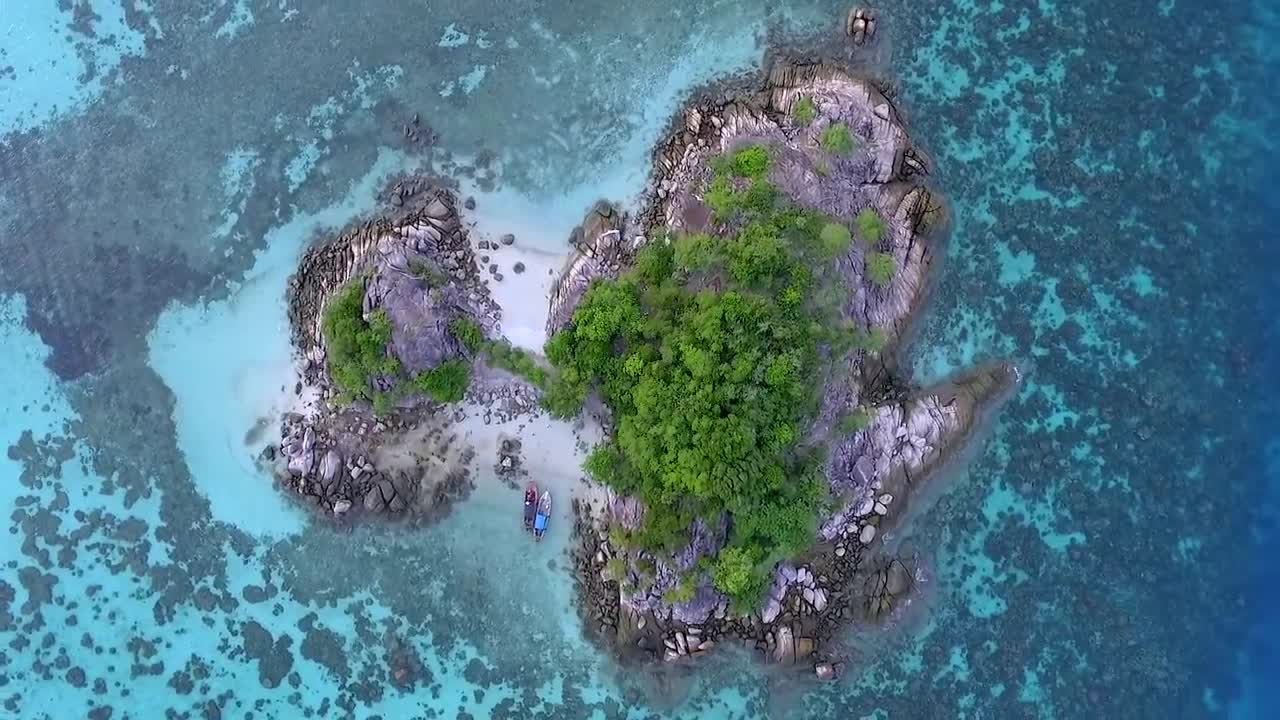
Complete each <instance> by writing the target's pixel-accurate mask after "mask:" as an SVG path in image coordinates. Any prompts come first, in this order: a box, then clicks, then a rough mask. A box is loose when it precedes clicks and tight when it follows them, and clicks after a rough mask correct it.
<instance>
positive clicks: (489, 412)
mask: <svg viewBox="0 0 1280 720" xmlns="http://www.w3.org/2000/svg"><path fill="white" fill-rule="evenodd" d="M467 399H468V400H471V401H473V402H476V403H479V404H481V405H483V406H484V416H483V418H484V424H485V425H491V424H493V423H499V424H501V423H505V422H510V421H512V420H515V419H516V418H519V417H524V416H526V415H537V414H539V413H541V412H542V405H541V404H539V402H538V391H537V390H536V389H534V388H533V387H531V386H530V385H528V384H526V383H525V382H523V381H518V382H503V383H485V384H482V383H478V382H476V383H472V386H471V387H470V388H468V391H467Z"/></svg>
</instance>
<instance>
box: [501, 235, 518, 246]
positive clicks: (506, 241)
mask: <svg viewBox="0 0 1280 720" xmlns="http://www.w3.org/2000/svg"><path fill="white" fill-rule="evenodd" d="M498 242H500V243H502V244H503V245H514V244H515V242H516V236H515V235H512V234H511V233H507V234H506V235H503V236H502V237H500V238H498Z"/></svg>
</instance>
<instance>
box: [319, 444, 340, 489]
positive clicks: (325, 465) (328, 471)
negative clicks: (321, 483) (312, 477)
mask: <svg viewBox="0 0 1280 720" xmlns="http://www.w3.org/2000/svg"><path fill="white" fill-rule="evenodd" d="M340 467H342V456H341V455H339V454H338V451H337V450H333V449H330V450H329V452H327V453H325V454H324V459H323V460H321V461H320V477H322V478H324V480H325V482H328V481H330V480H332V479H333V476H334V475H335V474H337V472H338V468H340Z"/></svg>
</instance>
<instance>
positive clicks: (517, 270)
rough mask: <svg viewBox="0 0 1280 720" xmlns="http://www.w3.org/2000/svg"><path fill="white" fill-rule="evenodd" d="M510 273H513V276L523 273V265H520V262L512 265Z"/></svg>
mask: <svg viewBox="0 0 1280 720" xmlns="http://www.w3.org/2000/svg"><path fill="white" fill-rule="evenodd" d="M511 272H513V273H515V274H517V275H519V274H520V273H522V272H524V263H522V262H518V263H516V264H515V265H512V266H511Z"/></svg>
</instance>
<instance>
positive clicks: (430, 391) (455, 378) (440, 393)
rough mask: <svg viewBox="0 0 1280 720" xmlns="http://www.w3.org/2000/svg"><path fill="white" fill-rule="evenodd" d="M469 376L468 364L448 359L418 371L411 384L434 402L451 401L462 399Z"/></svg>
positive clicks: (469, 367)
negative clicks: (425, 369)
mask: <svg viewBox="0 0 1280 720" xmlns="http://www.w3.org/2000/svg"><path fill="white" fill-rule="evenodd" d="M470 378H471V366H470V365H468V364H467V363H465V362H463V361H462V360H449V361H447V362H443V363H440V365H439V366H437V367H434V368H432V369H430V370H427V371H424V372H420V373H418V374H417V376H415V377H414V378H413V385H414V387H416V388H417V389H418V390H420V391H421V392H423V393H425V394H426V395H427V396H428V397H430V398H431V399H432V400H435V401H436V402H439V403H451V402H458V401H459V400H461V399H462V396H463V395H464V394H465V393H466V391H467V383H468V382H469V380H470Z"/></svg>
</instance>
